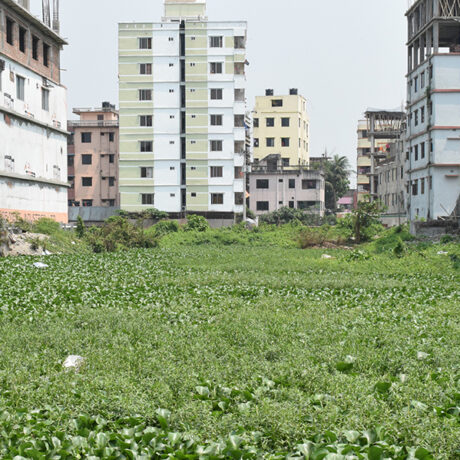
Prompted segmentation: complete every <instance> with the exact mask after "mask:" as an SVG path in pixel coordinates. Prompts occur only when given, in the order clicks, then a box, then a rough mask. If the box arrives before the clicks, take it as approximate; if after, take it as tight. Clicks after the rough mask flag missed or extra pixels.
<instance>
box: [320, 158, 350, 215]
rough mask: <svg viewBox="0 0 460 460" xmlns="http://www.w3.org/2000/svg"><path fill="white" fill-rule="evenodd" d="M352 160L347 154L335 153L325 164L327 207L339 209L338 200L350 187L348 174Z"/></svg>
mask: <svg viewBox="0 0 460 460" xmlns="http://www.w3.org/2000/svg"><path fill="white" fill-rule="evenodd" d="M349 169H350V162H349V161H348V158H347V157H345V156H339V155H334V157H333V158H332V160H328V161H327V162H326V165H325V175H326V207H327V208H329V209H333V210H334V212H335V211H336V209H337V200H339V199H340V198H342V197H343V196H344V195H345V194H346V193H347V191H348V189H349V187H350V181H349V180H348V176H349V174H350V171H349Z"/></svg>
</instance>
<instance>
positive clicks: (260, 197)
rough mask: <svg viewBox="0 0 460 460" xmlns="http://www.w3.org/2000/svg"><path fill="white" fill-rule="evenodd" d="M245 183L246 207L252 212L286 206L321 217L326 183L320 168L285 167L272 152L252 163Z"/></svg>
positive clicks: (270, 210) (261, 211)
mask: <svg viewBox="0 0 460 460" xmlns="http://www.w3.org/2000/svg"><path fill="white" fill-rule="evenodd" d="M249 183H250V191H251V196H250V200H249V201H250V209H251V211H253V212H254V213H255V214H256V215H261V214H266V213H268V212H273V211H277V210H278V209H280V208H283V207H289V208H291V209H301V210H303V211H305V212H310V213H312V214H317V215H319V216H321V217H322V216H324V212H325V188H326V183H325V178H324V172H323V171H322V170H321V169H309V168H308V167H307V166H297V167H292V166H290V167H285V166H284V162H283V158H282V157H281V155H279V154H273V155H269V156H267V157H266V158H264V159H262V160H260V161H259V162H257V163H256V164H254V165H253V166H252V171H251V173H250V175H249Z"/></svg>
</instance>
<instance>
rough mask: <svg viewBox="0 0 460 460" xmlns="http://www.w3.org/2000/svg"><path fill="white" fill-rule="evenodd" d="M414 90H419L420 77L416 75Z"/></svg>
mask: <svg viewBox="0 0 460 460" xmlns="http://www.w3.org/2000/svg"><path fill="white" fill-rule="evenodd" d="M414 91H415V92H417V91H418V77H415V78H414Z"/></svg>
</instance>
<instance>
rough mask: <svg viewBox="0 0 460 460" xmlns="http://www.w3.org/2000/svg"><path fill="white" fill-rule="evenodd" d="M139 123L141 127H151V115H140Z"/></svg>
mask: <svg viewBox="0 0 460 460" xmlns="http://www.w3.org/2000/svg"><path fill="white" fill-rule="evenodd" d="M139 123H140V125H141V126H152V123H153V116H152V115H141V116H140V117H139Z"/></svg>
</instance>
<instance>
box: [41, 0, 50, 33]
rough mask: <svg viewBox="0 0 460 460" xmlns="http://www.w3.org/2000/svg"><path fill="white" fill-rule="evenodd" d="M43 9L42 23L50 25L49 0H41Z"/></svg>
mask: <svg viewBox="0 0 460 460" xmlns="http://www.w3.org/2000/svg"><path fill="white" fill-rule="evenodd" d="M42 9H43V23H44V24H45V25H46V26H48V27H51V17H50V16H51V12H50V0H42Z"/></svg>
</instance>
